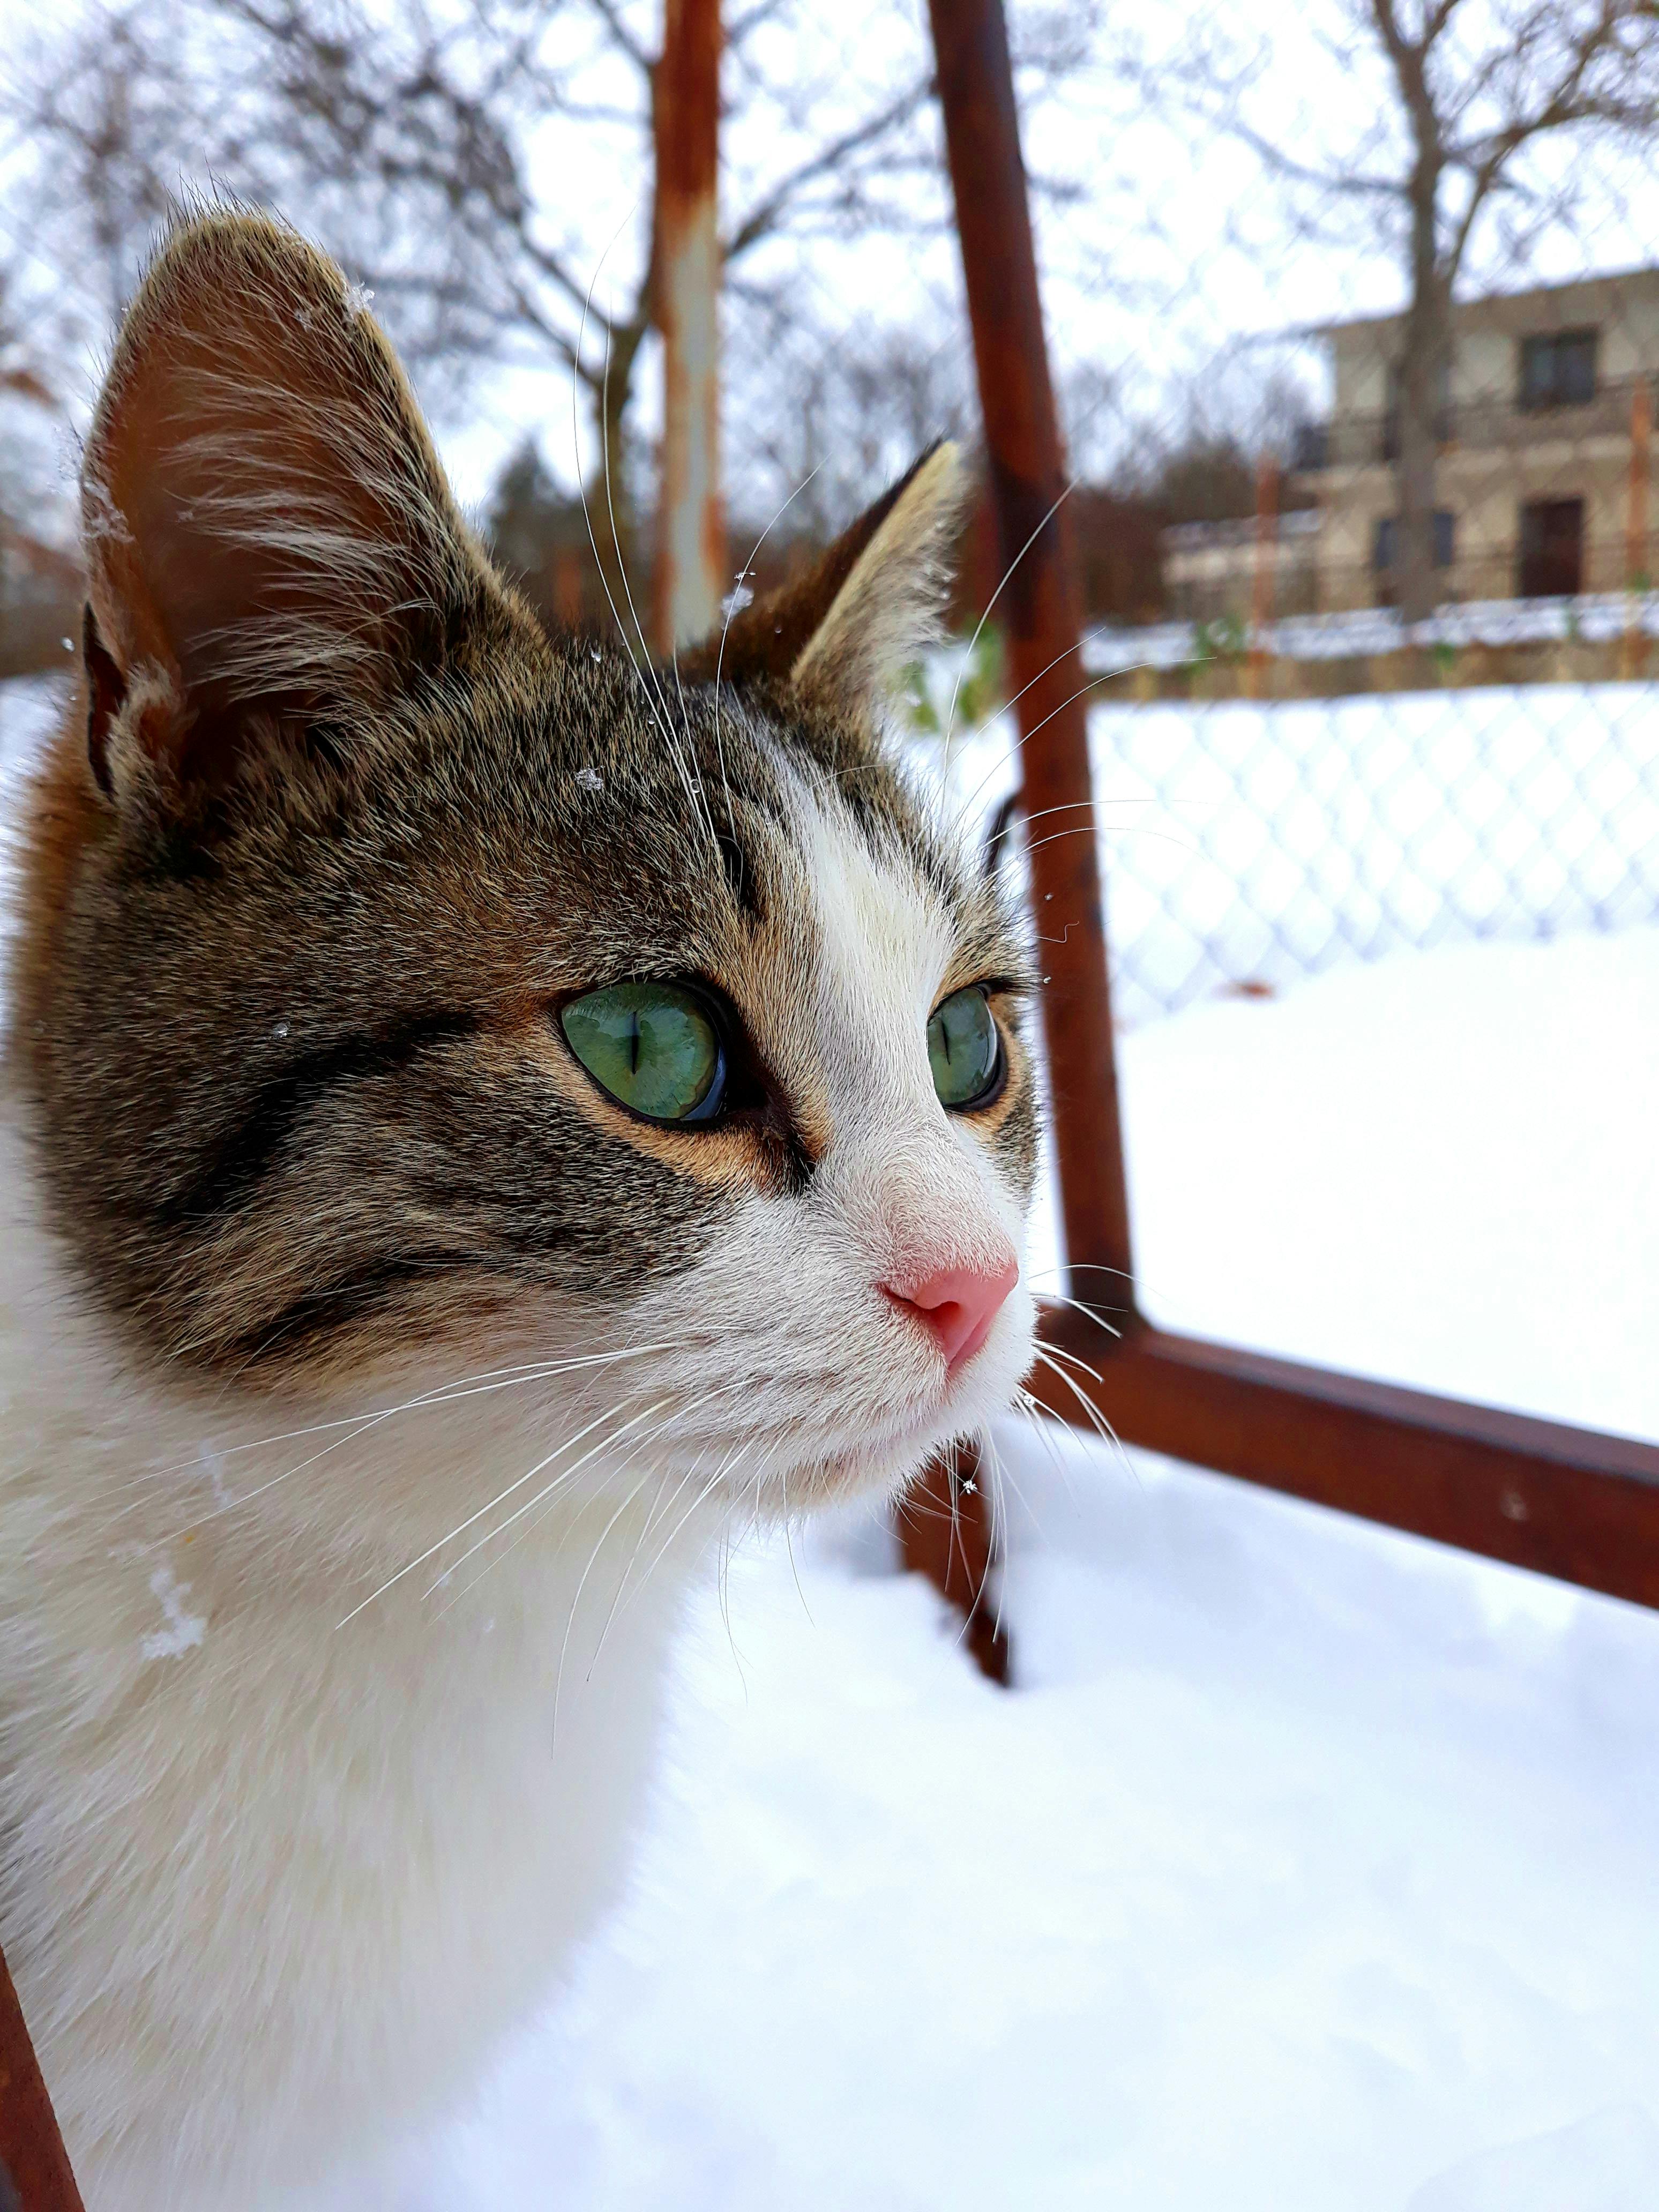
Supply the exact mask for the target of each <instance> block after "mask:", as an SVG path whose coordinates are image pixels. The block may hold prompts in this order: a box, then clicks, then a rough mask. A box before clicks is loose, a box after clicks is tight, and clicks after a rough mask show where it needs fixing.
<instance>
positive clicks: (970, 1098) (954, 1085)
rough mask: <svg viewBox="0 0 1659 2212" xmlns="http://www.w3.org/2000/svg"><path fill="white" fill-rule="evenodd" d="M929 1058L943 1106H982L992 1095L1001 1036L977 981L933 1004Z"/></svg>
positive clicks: (998, 1071)
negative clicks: (942, 1003) (934, 1005)
mask: <svg viewBox="0 0 1659 2212" xmlns="http://www.w3.org/2000/svg"><path fill="white" fill-rule="evenodd" d="M927 1057H928V1060H930V1062H931V1063H932V1065H933V1088H934V1090H935V1091H938V1093H939V1103H940V1104H941V1105H942V1106H949V1107H951V1108H954V1109H961V1108H963V1107H966V1106H981V1105H984V1104H985V1103H987V1100H988V1099H989V1097H990V1096H991V1094H992V1092H993V1091H994V1090H995V1089H996V1087H997V1085H998V1084H999V1083H1000V1080H1001V1077H1002V1037H1001V1034H1000V1031H999V1030H998V1028H997V1025H996V1018H995V1016H994V1014H993V1013H992V1012H991V1009H990V1007H989V1006H988V1005H987V1002H986V998H985V994H984V992H983V991H982V990H981V988H980V987H979V986H978V984H977V983H971V984H969V987H968V988H967V989H966V990H965V991H956V992H953V993H952V994H951V996H950V997H949V998H948V999H947V1000H945V1003H944V1005H943V1006H936V1007H935V1008H934V1009H933V1019H932V1020H931V1021H930V1022H929V1023H928V1024H927Z"/></svg>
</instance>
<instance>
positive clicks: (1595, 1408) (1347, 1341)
mask: <svg viewBox="0 0 1659 2212" xmlns="http://www.w3.org/2000/svg"><path fill="white" fill-rule="evenodd" d="M1120 1050H1121V1059H1122V1067H1123V1091H1124V1111H1125V1121H1126V1127H1127V1151H1128V1157H1129V1163H1130V1180H1131V1186H1132V1200H1133V1231H1134V1236H1135V1240H1136V1247H1137V1251H1138V1254H1139V1272H1140V1274H1141V1277H1142V1285H1141V1288H1142V1302H1143V1304H1145V1305H1146V1308H1147V1310H1149V1311H1150V1312H1151V1313H1152V1315H1153V1316H1154V1317H1155V1318H1156V1319H1158V1320H1159V1321H1161V1322H1164V1323H1165V1324H1166V1325H1167V1326H1169V1327H1170V1328H1180V1329H1182V1330H1183V1331H1186V1332H1188V1333H1189V1334H1195V1335H1200V1336H1212V1337H1218V1338H1221V1339H1223V1340H1228V1341H1231V1342H1234V1343H1244V1344H1249V1345H1253V1346H1256V1347H1258V1348H1259V1349H1261V1350H1264V1351H1269V1352H1282V1353H1284V1354H1285V1355H1287V1356H1288V1357H1291V1358H1306V1359H1312V1360H1316V1361H1319V1362H1322V1363H1323V1364H1326V1365H1331V1366H1343V1367H1346V1368H1349V1369H1354V1368H1358V1369H1360V1370H1364V1372H1367V1373H1370V1374H1375V1375H1381V1376H1385V1377H1387V1378H1388V1379H1389V1380H1391V1381H1395V1382H1406V1383H1414V1384H1417V1385H1419V1387H1421V1388H1423V1389H1431V1390H1443V1391H1448V1392H1450V1393H1451V1394H1453V1395H1456V1396H1461V1397H1466V1398H1477V1399H1483V1400H1486V1401H1493V1402H1496V1403H1498V1404H1504V1405H1510V1406H1514V1407H1519V1408H1521V1409H1522V1410H1523V1411H1525V1412H1528V1413H1541V1414H1544V1415H1546V1416H1547V1417H1549V1418H1552V1419H1557V1420H1565V1421H1575V1422H1577V1423H1580V1424H1582V1425H1584V1426H1587V1427H1596V1428H1612V1429H1618V1430H1624V1431H1629V1432H1630V1433H1631V1434H1632V1435H1640V1436H1647V1437H1659V1358H1656V1356H1655V1355H1656V1347H1659V1147H1656V1146H1655V1143H1654V1131H1655V1120H1656V1111H1659V927H1649V928H1646V929H1632V930H1627V931H1625V932H1623V933H1620V934H1619V935H1617V936H1611V937H1581V938H1571V939H1562V940H1561V941H1560V942H1559V943H1556V944H1553V945H1461V946H1457V947H1455V948H1451V949H1448V950H1447V951H1442V952H1437V953H1434V954H1432V955H1430V956H1428V957H1423V958H1398V959H1395V960H1389V961H1383V962H1382V963H1379V964H1377V965H1376V966H1375V967H1370V968H1358V969H1344V970H1341V971H1338V972H1335V973H1333V974H1330V975H1323V976H1321V977H1319V978H1318V979H1317V980H1316V981H1313V982H1310V983H1308V984H1306V985H1304V987H1301V988H1300V989H1297V990H1294V991H1292V992H1291V993H1290V994H1287V995H1286V996H1285V997H1284V998H1282V999H1279V1000H1266V1001H1262V1000H1231V1001H1228V1002H1226V1003H1224V1004H1221V1005H1216V1006H1206V1007H1202V1008H1194V1009H1193V1010H1192V1011H1190V1012H1188V1013H1186V1014H1183V1015H1180V1016H1177V1017H1176V1018H1175V1019H1174V1020H1172V1021H1169V1022H1165V1023H1162V1024H1154V1025H1152V1026H1149V1027H1148V1028H1146V1029H1145V1030H1138V1031H1136V1032H1135V1033H1134V1034H1133V1035H1132V1036H1127V1037H1125V1038H1123V1039H1122V1040H1121V1044H1120ZM1106 1302H1107V1303H1109V1299H1108V1300H1107V1301H1106Z"/></svg>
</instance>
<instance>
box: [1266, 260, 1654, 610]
mask: <svg viewBox="0 0 1659 2212" xmlns="http://www.w3.org/2000/svg"><path fill="white" fill-rule="evenodd" d="M1452 329H1453V337H1452V347H1453V351H1452V362H1451V373H1450V378H1449V385H1448V388H1447V392H1446V396H1445V403H1444V406H1443V415H1442V421H1441V437H1442V444H1441V448H1440V460H1439V467H1438V471H1437V496H1436V506H1437V532H1436V536H1437V556H1438V559H1439V562H1440V564H1441V566H1442V568H1443V577H1444V587H1445V588H1444V593H1443V596H1444V597H1445V598H1446V599H1510V598H1521V599H1534V598H1558V597H1564V596H1567V595H1571V594H1576V593H1578V592H1611V591H1622V590H1625V589H1626V588H1628V587H1629V586H1631V585H1632V584H1633V583H1636V582H1638V581H1644V580H1645V579H1646V575H1647V573H1648V571H1649V569H1650V567H1651V566H1652V565H1653V563H1652V560H1651V556H1650V553H1649V550H1648V529H1647V523H1646V509H1647V501H1648V484H1649V454H1648V441H1647V436H1646V430H1645V424H1646V422H1647V419H1648V415H1647V410H1648V406H1649V395H1650V390H1651V386H1652V383H1653V380H1654V379H1655V378H1656V376H1659V269H1641V270H1633V271H1632V272H1631V273H1630V274H1628V275H1626V276H1602V277H1592V278H1588V279H1586V280H1584V281H1583V282H1581V283H1573V284H1559V285H1552V286H1550V287H1548V288H1547V289H1541V290H1538V291H1533V292H1519V293H1510V294H1506V295H1501V296H1498V297H1495V298H1492V299H1486V300H1474V301H1468V303H1467V304H1465V305H1462V306H1460V307H1456V308H1455V309H1454V311H1453V316H1452ZM1322 335H1323V336H1324V337H1325V338H1326V339H1327V340H1328V343H1329V344H1330V347H1331V349H1332V354H1333V366H1334V404H1333V407H1332V412H1331V419H1330V421H1329V422H1328V423H1327V424H1324V425H1322V426H1320V427H1318V428H1315V429H1312V430H1310V433H1309V434H1308V435H1307V437H1306V439H1305V441H1304V448H1303V450H1302V452H1301V453H1299V454H1298V455H1297V460H1298V464H1299V466H1298V470H1297V482H1298V483H1299V485H1300V486H1301V487H1302V488H1304V489H1305V490H1306V491H1308V492H1310V493H1311V494H1312V495H1314V496H1315V498H1316V500H1317V502H1318V512H1319V517H1320V524H1319V529H1318V531H1317V533H1316V537H1315V538H1314V539H1313V545H1314V547H1315V549H1316V550H1315V552H1314V564H1315V568H1316V582H1315V586H1314V596H1315V598H1316V602H1317V604H1318V605H1319V606H1320V607H1321V608H1322V609H1323V608H1331V609H1336V608H1344V607H1360V606H1375V605H1388V604H1389V603H1390V601H1391V600H1392V599H1393V596H1394V592H1393V574H1392V571H1393V565H1394V556H1395V538H1396V536H1397V530H1396V523H1395V515H1396V510H1397V501H1396V497H1395V480H1394V471H1393V467H1392V465H1391V464H1392V461H1393V458H1394V454H1395V441H1396V437H1397V418H1396V415H1395V408H1394V405H1393V386H1394V380H1395V362H1397V360H1398V356H1399V349H1400V338H1401V318H1400V317H1398V316H1380V317H1376V318H1374V319H1369V320H1366V321H1364V322H1352V323H1334V324H1329V325H1326V326H1325V328H1324V330H1323V332H1322ZM1285 611H1287V612H1288V611H1290V610H1289V609H1288V608H1287V609H1285Z"/></svg>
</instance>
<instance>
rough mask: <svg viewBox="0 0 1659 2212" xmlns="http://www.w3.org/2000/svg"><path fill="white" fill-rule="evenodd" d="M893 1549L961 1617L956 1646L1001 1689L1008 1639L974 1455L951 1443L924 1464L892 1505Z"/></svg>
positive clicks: (968, 1447)
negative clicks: (895, 1544)
mask: <svg viewBox="0 0 1659 2212" xmlns="http://www.w3.org/2000/svg"><path fill="white" fill-rule="evenodd" d="M894 1519H895V1523H896V1528H897V1530H898V1540H899V1550H900V1552H901V1553H902V1557H903V1559H904V1564H905V1565H906V1566H907V1567H908V1569H909V1571H911V1572H912V1573H913V1574H922V1575H926V1576H927V1579H928V1581H929V1582H930V1583H933V1587H934V1589H936V1590H938V1591H939V1595H941V1596H942V1597H943V1598H944V1599H945V1601H946V1603H947V1604H949V1605H951V1606H953V1607H955V1608H956V1610H957V1612H958V1613H960V1614H961V1615H962V1623H963V1626H962V1640H963V1643H964V1644H966V1645H967V1647H968V1650H969V1652H970V1653H971V1654H972V1656H973V1660H974V1663H975V1666H976V1667H977V1668H979V1671H980V1673H981V1674H984V1675H986V1676H987V1677H988V1678H989V1680H992V1681H993V1682H1000V1684H1001V1685H1002V1686H1003V1687H1004V1688H1006V1686H1007V1684H1008V1680H1009V1655H1008V1638H1007V1636H1006V1633H1005V1632H1004V1630H1003V1626H1002V1623H1001V1620H1000V1618H999V1616H998V1612H997V1607H996V1602H995V1599H994V1592H993V1588H992V1584H993V1579H994V1571H995V1568H996V1564H997V1559H996V1546H995V1542H994V1531H993V1527H992V1516H991V1508H990V1501H989V1500H988V1499H987V1497H986V1495H985V1488H984V1483H983V1480H982V1474H981V1467H980V1456H979V1453H978V1450H977V1449H976V1448H975V1446H974V1445H972V1444H956V1445H953V1446H952V1447H951V1449H950V1450H949V1451H947V1452H942V1453H941V1454H940V1455H939V1457H938V1458H936V1459H932V1460H929V1462H927V1466H926V1467H925V1468H923V1469H922V1471H921V1474H919V1475H918V1476H917V1477H916V1479H915V1481H914V1482H913V1483H912V1484H911V1485H910V1486H909V1488H908V1490H907V1491H906V1492H905V1493H904V1495H903V1496H902V1498H900V1500H899V1502H898V1505H897V1508H896V1512H895V1516H894Z"/></svg>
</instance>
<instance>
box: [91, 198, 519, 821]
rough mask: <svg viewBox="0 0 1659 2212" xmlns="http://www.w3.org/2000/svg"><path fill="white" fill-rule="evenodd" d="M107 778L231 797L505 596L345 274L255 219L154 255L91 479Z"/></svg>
mask: <svg viewBox="0 0 1659 2212" xmlns="http://www.w3.org/2000/svg"><path fill="white" fill-rule="evenodd" d="M82 530H83V534H84V538H85V545H86V559H87V568H88V595H89V600H90V605H89V608H88V619H87V623H86V640H85V658H86V667H87V689H88V749H89V752H90V756H91V761H92V767H93V772H94V775H95V776H96V777H97V780H98V781H99V783H100V787H102V788H103V790H104V791H105V792H106V794H109V795H111V796H115V795H117V794H118V789H119V787H120V786H121V785H122V783H123V782H124V781H125V780H126V775H127V773H128V772H129V771H131V772H138V771H141V770H142V769H143V767H144V764H145V763H146V762H147V761H148V763H150V764H151V765H152V766H154V767H157V768H161V769H164V770H167V771H170V775H171V778H172V779H176V780H177V781H178V783H179V784H180V785H184V784H187V783H189V782H191V781H197V780H200V781H205V782H208V783H215V782H219V781H223V780H225V779H226V778H227V777H228V775H230V773H231V772H232V770H233V768H234V763H235V761H236V759H237V757H238V756H239V755H240V752H241V751H242V750H244V748H245V747H246V744H247V743H248V740H249V738H250V734H251V732H252V730H253V729H254V727H255V726H256V722H257V725H258V727H259V729H260V730H261V731H262V732H264V733H266V734H267V735H268V734H269V732H270V731H271V730H272V728H273V727H274V728H275V729H276V730H278V731H285V732H290V733H291V732H293V731H294V730H295V728H301V729H302V728H304V727H307V726H309V725H311V724H312V723H313V721H324V722H327V721H342V720H345V719H346V718H347V717H348V716H349V714H350V711H351V710H352V708H354V707H356V708H359V709H361V708H363V707H365V706H370V705H372V704H374V703H377V702H386V701H387V700H388V699H389V698H391V697H392V696H393V695H395V694H396V693H397V691H398V690H399V689H400V688H402V687H404V686H406V685H407V684H409V683H410V681H411V680H412V678H413V677H414V676H415V674H416V672H417V671H420V670H422V669H429V670H436V669H438V668H440V667H441V666H442V665H443V664H444V662H445V660H446V659H447V656H448V655H449V653H451V651H452V650H453V640H454V639H455V638H456V636H457V635H459V624H460V622H461V618H462V617H464V616H465V613H466V612H467V611H469V610H470V609H473V608H476V607H477V605H478V604H479V599H480V595H481V593H484V592H489V591H491V590H493V588H494V585H493V580H492V577H491V574H490V571H489V566H488V563H487V562H486V561H485V559H484V557H483V553H482V551H481V550H480V549H479V548H478V547H477V544H476V543H475V541H474V540H473V539H472V538H471V536H470V534H469V532H467V530H466V528H465V525H464V524H463V522H462V521H461V519H460V516H459V513H458V512H457V510H456V507H455V503H454V501H453V497H452V495H451V494H450V491H449V488H448V486H447V483H446V482H445V480H444V476H443V471H442V470H441V467H440V466H439V464H438V459H437V456H436V454H435V453H434V451H433V448H432V443H431V441H430V439H429V438H428V435H427V432H426V429H425V427H424V425H423V424H422V421H421V417H420V414H419V410H418V409H417V408H416V403H415V400H414V397H413V395H412V393H411V392H410V389H409V386H408V384H407V382H406V380H404V374H403V372H402V370H401V369H400V368H398V363H397V361H396V359H395V357H394V356H393V355H392V350H391V349H390V347H389V346H388V345H387V343H386V340H385V338H384V337H382V336H381V334H380V331H379V329H378V328H377V327H376V325H374V322H373V321H372V320H371V319H370V317H369V315H368V312H367V309H366V307H365V306H364V304H363V302H362V300H361V298H360V297H359V296H358V295H356V294H354V292H353V291H352V290H351V289H350V288H349V286H348V285H347V283H346V281H345V279H344V277H343V276H342V275H341V273H340V271H339V270H338V269H337V267H336V266H335V265H334V264H333V263H332V262H331V261H330V260H328V259H327V258H325V256H324V255H322V254H320V253H319V252H315V251H314V250H313V248H312V247H310V246H307V245H306V244H305V243H304V241H303V240H301V239H300V238H298V237H296V236H295V234H294V233H292V232H291V231H289V230H287V229H285V228H283V226H282V225H280V224H278V223H276V222H270V221H269V220H267V219H266V218H265V217H264V216H255V215H249V214H243V213H237V212H230V211H216V212H213V213H210V214H208V215H205V216H198V217H197V218H196V219H194V220H192V221H191V222H186V223H185V224H184V225H182V226H181V227H180V228H179V229H178V230H176V231H175V232H174V233H173V236H172V237H171V238H170V239H169V240H168V241H167V244H166V245H165V246H163V247H162V249H161V252H160V253H159V254H158V256H157V258H156V259H155V263H154V264H153V265H152V267H151V268H150V270H149V274H148V275H147V276H146V277H145V280H144V283H143V286H142V287H141V289H140V290H139V292H138V295H137V298H136V299H135V301H133V304H132V307H131V309H130V311H129V312H128V314H127V317H126V320H125V324H124V325H123V326H122V329H121V332H120V336H119V337H118V340H117V342H116V346H115V351H114V356H113V358H112V361H111V363H110V368H109V374H108V375H107V377H106V380H105V384H104V389H103V392H102V393H101V395H100V399H99V402H98V407H97V410H96V413H95V415H94V419H93V424H92V429H91V433H90V435H89V436H88V442H87V449H86V456H85V460H84V464H83V466H82Z"/></svg>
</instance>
